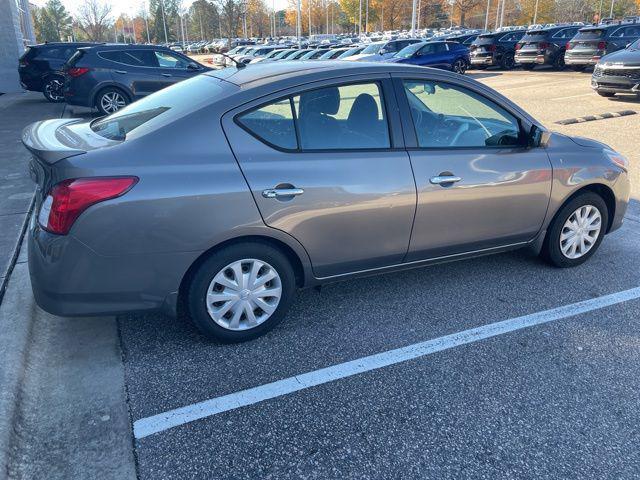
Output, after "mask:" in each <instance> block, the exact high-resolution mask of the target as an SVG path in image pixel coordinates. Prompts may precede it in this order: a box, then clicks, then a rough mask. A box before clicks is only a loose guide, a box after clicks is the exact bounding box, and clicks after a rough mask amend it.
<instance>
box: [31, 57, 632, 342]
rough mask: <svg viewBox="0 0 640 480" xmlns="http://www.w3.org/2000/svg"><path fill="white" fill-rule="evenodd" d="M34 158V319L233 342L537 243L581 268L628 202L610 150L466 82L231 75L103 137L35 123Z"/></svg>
mask: <svg viewBox="0 0 640 480" xmlns="http://www.w3.org/2000/svg"><path fill="white" fill-rule="evenodd" d="M23 142H24V144H25V145H26V147H27V148H28V149H29V150H30V151H31V152H32V153H33V161H32V162H31V170H32V176H33V177H34V179H35V180H36V182H37V184H38V190H37V198H36V207H35V208H36V209H35V212H36V214H35V216H34V218H33V220H32V223H31V226H30V236H29V267H30V271H31V278H32V285H33V289H34V294H35V298H36V300H37V302H38V304H39V305H40V306H41V307H42V308H44V309H45V310H47V311H49V312H51V313H54V314H58V315H90V314H106V313H117V312H128V311H133V310H152V309H164V310H165V311H167V312H170V313H172V314H175V313H176V311H177V309H178V308H181V307H178V306H179V305H180V306H181V305H184V306H185V307H186V309H187V312H188V314H189V315H190V317H191V318H192V319H193V321H194V323H195V324H196V325H197V326H198V328H199V329H200V330H201V331H202V332H203V333H204V334H205V335H207V336H208V337H210V338H214V339H217V340H221V341H226V342H231V341H242V340H247V339H251V338H254V337H256V336H258V335H261V334H264V333H265V332H267V331H268V330H270V329H271V328H273V327H274V326H275V325H276V324H277V323H278V322H279V321H281V320H282V318H283V317H284V316H285V314H286V312H287V309H288V308H289V307H290V305H291V303H292V301H293V299H294V296H295V292H296V290H297V289H299V288H305V287H311V286H316V285H320V284H322V283H325V282H333V281H338V280H342V279H346V278H350V277H353V276H359V275H370V274H374V273H384V272H390V271H394V270H398V269H404V268H413V267H418V266H423V265H428V264H432V263H436V262H443V261H450V260H457V259H463V258H468V257H473V256H477V255H486V254H490V253H497V252H502V251H506V250H512V249H517V248H525V247H526V248H530V249H532V250H534V251H535V252H539V253H540V254H541V255H542V256H543V257H544V258H545V259H546V260H547V261H548V262H549V263H550V264H552V265H555V266H557V267H571V266H574V265H579V264H580V263H582V262H584V261H585V260H587V259H588V258H589V257H591V256H592V255H593V254H594V253H595V252H596V250H597V249H598V246H599V245H600V242H601V241H602V239H603V237H604V235H605V234H606V233H608V232H611V231H613V230H615V229H617V228H619V227H620V225H621V224H622V219H623V216H624V213H625V210H626V208H627V202H628V199H629V181H628V178H627V167H628V166H627V160H626V159H625V158H624V157H623V156H622V155H620V154H618V153H616V152H615V151H613V150H612V149H611V148H609V147H607V146H606V145H603V144H601V143H599V142H596V141H593V140H588V139H584V138H571V137H567V136H564V135H560V134H557V133H551V132H549V131H547V130H546V129H545V128H544V127H543V126H542V125H541V124H540V123H539V122H537V121H536V120H535V119H533V118H532V117H531V116H529V115H528V114H527V113H526V112H524V111H523V110H521V109H520V108H519V107H518V106H517V105H515V104H513V103H512V102H510V101H509V100H507V99H506V98H504V97H503V96H501V95H499V94H498V93H496V92H495V91H493V90H491V89H490V88H488V87H486V86H483V85H482V84H480V83H478V82H476V81H474V80H471V79H468V78H464V77H462V76H460V75H455V74H451V73H448V72H443V71H436V70H431V69H425V68H418V67H412V66H406V65H391V64H386V63H376V64H367V63H352V62H324V61H319V62H313V63H307V62H276V63H272V64H264V65H262V64H257V65H255V66H251V67H249V68H241V69H236V68H228V69H224V70H220V71H215V72H210V73H206V74H202V75H199V76H197V77H195V78H193V79H190V80H186V81H184V82H181V83H179V84H177V85H175V86H172V87H169V88H167V89H165V90H162V91H160V92H158V93H155V94H152V95H150V96H148V97H146V98H143V99H141V100H139V101H137V102H135V103H133V104H131V105H129V106H127V107H126V108H124V109H122V110H121V111H119V112H117V113H115V114H112V115H110V116H107V117H104V118H101V119H97V120H94V121H92V122H86V121H84V120H68V119H65V120H48V121H44V122H38V123H35V124H33V125H31V126H29V127H27V129H25V131H24V134H23ZM576 275H579V273H578V272H576ZM452 294H454V292H452Z"/></svg>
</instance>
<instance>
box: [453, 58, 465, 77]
mask: <svg viewBox="0 0 640 480" xmlns="http://www.w3.org/2000/svg"><path fill="white" fill-rule="evenodd" d="M451 69H452V70H453V71H454V72H456V73H459V74H460V75H464V72H466V71H467V62H465V61H464V60H463V59H461V58H459V59H458V60H456V61H455V62H453V65H452V66H451Z"/></svg>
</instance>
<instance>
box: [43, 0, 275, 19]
mask: <svg viewBox="0 0 640 480" xmlns="http://www.w3.org/2000/svg"><path fill="white" fill-rule="evenodd" d="M106 1H109V3H110V4H111V7H112V12H113V16H114V17H118V16H119V15H120V14H121V13H126V14H128V15H131V14H133V13H137V12H139V11H140V10H141V8H142V7H143V5H144V4H145V3H147V4H148V1H147V2H145V1H144V0H106ZM193 1H194V0H182V4H183V6H184V7H185V8H188V7H189V5H191V4H192V3H193ZM272 1H273V0H266V2H267V5H268V6H271V2H272ZM31 3H34V4H35V5H38V6H42V5H44V4H45V3H47V0H31ZM62 3H63V4H64V6H65V8H66V9H67V10H68V11H69V12H71V14H74V13H75V12H76V11H77V8H78V5H80V4H81V0H62ZM275 6H276V9H278V10H280V9H284V8H286V7H287V0H275Z"/></svg>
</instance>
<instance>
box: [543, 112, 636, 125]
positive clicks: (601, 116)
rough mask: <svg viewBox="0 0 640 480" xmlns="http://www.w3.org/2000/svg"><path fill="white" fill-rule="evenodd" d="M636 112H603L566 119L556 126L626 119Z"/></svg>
mask: <svg viewBox="0 0 640 480" xmlns="http://www.w3.org/2000/svg"><path fill="white" fill-rule="evenodd" d="M637 113H638V112H636V111H634V110H622V111H620V112H605V113H599V114H598V115H586V116H584V117H577V118H567V119H566V120H558V121H557V122H555V123H557V124H558V125H572V124H574V123H584V122H593V121H595V120H605V119H607V118H618V117H626V116H629V115H635V114H637Z"/></svg>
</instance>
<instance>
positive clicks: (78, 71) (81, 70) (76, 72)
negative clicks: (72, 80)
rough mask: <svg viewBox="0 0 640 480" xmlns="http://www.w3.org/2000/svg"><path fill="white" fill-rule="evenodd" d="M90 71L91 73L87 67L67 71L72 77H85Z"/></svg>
mask: <svg viewBox="0 0 640 480" xmlns="http://www.w3.org/2000/svg"><path fill="white" fill-rule="evenodd" d="M88 71H89V69H88V68H86V67H73V68H70V69H69V70H67V73H68V74H69V76H71V77H79V76H80V75H84V74H85V73H87V72H88Z"/></svg>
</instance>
